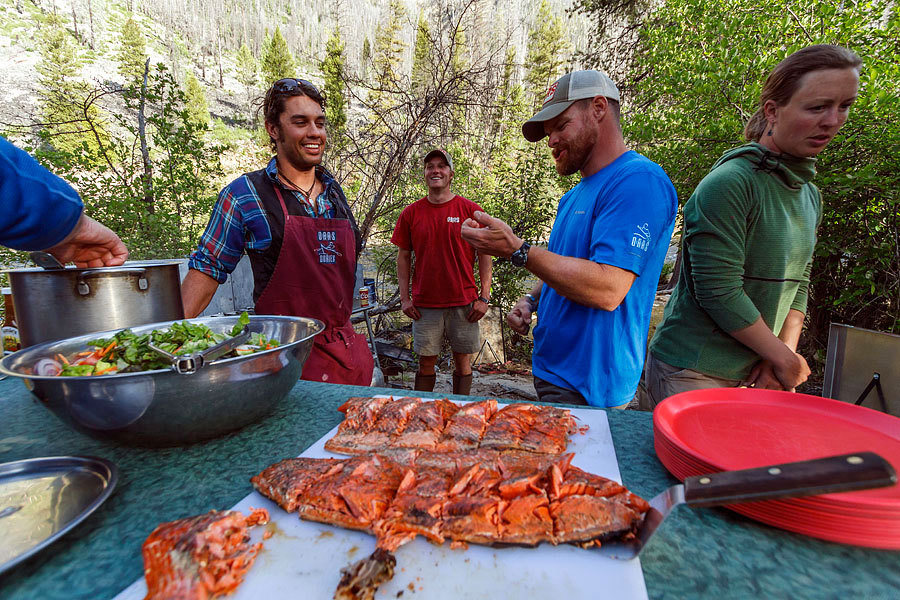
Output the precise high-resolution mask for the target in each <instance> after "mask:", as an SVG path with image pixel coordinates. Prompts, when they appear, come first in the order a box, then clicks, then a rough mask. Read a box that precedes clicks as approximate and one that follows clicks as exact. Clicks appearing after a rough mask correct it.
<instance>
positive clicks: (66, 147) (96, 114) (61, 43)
mask: <svg viewBox="0 0 900 600" xmlns="http://www.w3.org/2000/svg"><path fill="white" fill-rule="evenodd" d="M38 42H39V50H40V53H41V60H40V62H38V64H37V65H36V67H35V68H36V70H37V72H38V88H39V90H40V91H39V92H38V94H39V97H40V105H41V114H42V116H43V120H44V122H45V125H44V129H43V132H42V134H43V136H44V137H45V139H47V140H48V141H49V142H50V143H51V145H52V146H53V147H54V148H55V149H56V150H58V151H62V152H64V153H69V154H71V153H75V152H84V150H85V148H87V149H88V151H90V152H93V151H95V150H96V149H97V137H96V136H95V135H94V131H93V130H92V129H91V127H90V125H91V124H93V125H94V126H95V127H96V129H97V135H99V136H100V138H101V141H105V140H106V134H105V132H104V131H103V123H102V120H101V118H100V111H99V109H98V108H97V107H96V106H94V105H91V104H89V103H88V102H87V93H88V89H87V86H86V85H85V84H84V82H82V81H80V80H79V71H80V69H81V63H80V60H79V57H78V45H77V43H76V42H75V40H74V38H73V37H72V35H71V34H70V33H69V32H68V30H66V28H65V27H64V24H63V19H62V18H61V17H59V16H55V15H50V16H49V18H48V19H47V23H46V25H45V27H44V28H43V30H42V32H41V35H40V36H39V37H38ZM89 120H90V123H89Z"/></svg>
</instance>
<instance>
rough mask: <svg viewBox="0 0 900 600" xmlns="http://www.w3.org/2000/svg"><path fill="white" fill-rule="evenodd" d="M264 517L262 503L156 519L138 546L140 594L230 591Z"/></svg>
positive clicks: (164, 598)
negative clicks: (247, 509) (242, 509)
mask: <svg viewBox="0 0 900 600" xmlns="http://www.w3.org/2000/svg"><path fill="white" fill-rule="evenodd" d="M307 467H308V466H307ZM268 521H269V513H268V512H266V511H265V510H264V509H255V510H253V511H252V513H251V514H250V516H248V517H244V515H242V514H241V513H239V512H237V511H224V512H220V511H215V510H214V511H210V512H208V513H206V514H205V515H198V516H195V517H188V518H185V519H179V520H177V521H172V522H170V523H163V524H161V525H159V526H158V527H157V528H156V529H154V530H153V533H151V534H150V536H149V537H148V538H147V540H146V541H145V542H144V545H143V547H142V553H143V556H144V577H145V579H146V582H147V595H146V596H145V598H144V600H207V599H209V598H217V597H219V596H224V595H226V594H230V593H231V592H233V591H234V590H235V589H237V587H238V586H239V585H240V584H241V582H242V581H243V579H244V575H245V574H246V573H247V571H248V570H250V567H251V566H252V565H253V561H254V560H256V555H257V553H258V552H259V550H260V549H261V548H262V543H258V544H250V535H249V528H250V527H252V526H255V525H261V524H265V523H268Z"/></svg>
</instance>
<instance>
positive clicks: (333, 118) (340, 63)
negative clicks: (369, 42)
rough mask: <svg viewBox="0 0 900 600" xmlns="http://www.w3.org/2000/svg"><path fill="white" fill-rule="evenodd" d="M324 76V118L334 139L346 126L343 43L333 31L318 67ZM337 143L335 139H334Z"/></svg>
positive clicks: (338, 34)
mask: <svg viewBox="0 0 900 600" xmlns="http://www.w3.org/2000/svg"><path fill="white" fill-rule="evenodd" d="M319 68H320V69H321V70H322V74H323V75H324V76H325V85H324V89H325V97H326V98H327V99H328V103H327V104H326V105H325V116H326V117H327V118H328V124H329V125H330V126H331V132H332V133H333V134H334V135H335V138H337V137H339V136H340V135H342V133H343V131H344V128H345V127H346V125H347V112H346V109H345V105H346V101H345V99H344V42H343V41H342V40H341V35H340V32H339V31H338V30H337V29H335V30H334V31H333V32H332V33H331V36H330V37H329V38H328V42H327V43H326V44H325V59H324V60H323V61H322V63H321V64H320V65H319ZM335 142H337V139H335Z"/></svg>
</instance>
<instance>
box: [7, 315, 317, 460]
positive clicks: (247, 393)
mask: <svg viewBox="0 0 900 600" xmlns="http://www.w3.org/2000/svg"><path fill="white" fill-rule="evenodd" d="M237 320H238V317H205V318H199V319H190V322H191V323H204V324H205V325H207V326H209V328H210V329H212V330H213V331H215V332H220V333H225V334H226V335H227V334H228V333H229V332H230V331H231V328H232V327H233V326H234V325H235V323H237ZM173 322H174V321H166V322H162V323H151V324H148V325H141V326H139V327H132V328H131V330H132V331H134V332H135V333H147V332H149V331H152V330H153V329H163V328H165V327H167V326H169V325H171V324H172V323H173ZM249 327H250V330H251V331H253V332H260V333H262V334H264V335H266V336H268V337H269V338H272V339H275V340H278V341H279V342H280V343H281V346H279V347H277V348H273V349H271V350H265V351H263V352H257V353H256V354H248V355H245V356H239V357H236V358H224V359H219V360H215V361H213V362H210V363H209V364H206V365H204V366H203V367H202V368H200V369H198V370H197V371H195V372H193V373H178V372H176V371H175V370H174V368H172V369H161V370H154V371H143V372H139V373H122V374H114V375H99V376H96V377H95V376H88V377H49V376H37V375H33V374H32V373H31V368H32V367H33V366H34V364H35V363H36V362H37V361H38V360H39V359H41V358H52V357H55V356H56V355H57V354H62V355H63V356H66V357H69V356H72V355H73V354H75V353H76V352H80V351H82V350H85V349H87V342H88V341H89V340H94V339H97V338H102V337H111V336H112V335H114V334H115V333H116V332H117V331H121V329H114V330H110V331H101V332H96V333H91V334H88V335H81V336H78V337H73V338H68V339H65V340H60V341H57V342H47V343H44V344H39V345H37V346H31V347H29V348H26V349H24V350H20V351H18V352H15V353H13V354H10V355H8V356H6V357H5V358H3V360H2V361H0V373H3V374H5V375H10V376H13V377H19V378H22V379H23V380H24V382H25V386H26V387H27V388H28V389H29V390H31V392H32V393H33V394H34V395H35V396H37V398H38V400H40V401H41V403H43V404H44V406H46V407H47V408H48V409H50V410H51V411H52V412H53V413H54V414H55V415H56V416H57V417H59V418H60V419H62V420H63V421H64V422H65V423H68V424H69V425H71V426H72V427H74V428H76V429H78V430H79V431H82V432H84V433H87V434H89V435H91V436H94V437H97V438H101V439H108V440H114V441H118V442H122V443H126V444H136V445H145V446H174V445H179V444H186V443H190V442H196V441H199V440H204V439H208V438H211V437H215V436H218V435H222V434H224V433H227V432H229V431H233V430H235V429H238V428H240V427H243V426H244V425H247V424H249V423H252V422H254V421H256V420H258V419H260V418H262V417H264V416H265V415H267V414H269V413H270V412H271V411H272V410H273V409H274V408H275V406H276V405H277V404H278V402H280V401H281V399H282V398H284V396H286V395H287V393H288V391H290V389H291V388H292V387H293V386H294V384H296V383H297V380H298V379H299V378H300V373H301V370H302V368H303V363H304V362H306V359H307V358H308V357H309V353H310V350H312V344H313V337H315V335H316V334H318V333H319V332H321V331H322V330H323V328H324V325H323V324H322V322H321V321H317V320H315V319H309V318H306V317H278V316H265V315H259V316H255V315H254V316H251V317H250V325H249Z"/></svg>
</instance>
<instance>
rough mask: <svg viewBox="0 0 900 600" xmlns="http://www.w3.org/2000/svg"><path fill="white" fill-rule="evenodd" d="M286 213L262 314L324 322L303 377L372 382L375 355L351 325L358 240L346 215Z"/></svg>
mask: <svg viewBox="0 0 900 600" xmlns="http://www.w3.org/2000/svg"><path fill="white" fill-rule="evenodd" d="M273 187H274V188H275V194H276V195H277V196H278V201H279V202H281V210H282V212H283V213H284V241H283V242H282V244H281V251H280V252H279V254H278V260H277V261H276V263H275V270H274V271H273V272H272V277H271V278H270V279H269V283H268V284H267V285H266V288H265V289H264V290H263V293H262V294H261V295H260V297H259V299H258V300H257V301H256V313H257V314H260V315H293V316H303V317H312V318H314V319H319V320H320V321H322V322H324V323H325V331H323V332H322V333H320V334H319V335H317V336H316V337H315V338H313V340H314V341H313V349H312V352H310V355H309V358H308V359H307V361H306V364H304V365H303V375H302V376H301V379H306V380H307V381H324V382H327V383H344V384H350V385H370V384H371V383H372V369H373V367H374V359H373V358H372V353H371V352H370V351H369V344H368V342H367V341H366V338H365V336H363V335H360V334H358V333H356V332H355V331H354V330H353V325H351V324H350V311H351V310H352V309H353V292H354V287H355V286H356V260H355V256H356V239H355V237H354V235H353V230H352V229H351V228H350V222H349V221H347V220H346V219H322V218H313V217H301V216H298V215H289V214H288V211H287V206H285V204H284V197H283V196H282V195H281V190H279V189H278V186H275V185H273Z"/></svg>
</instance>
